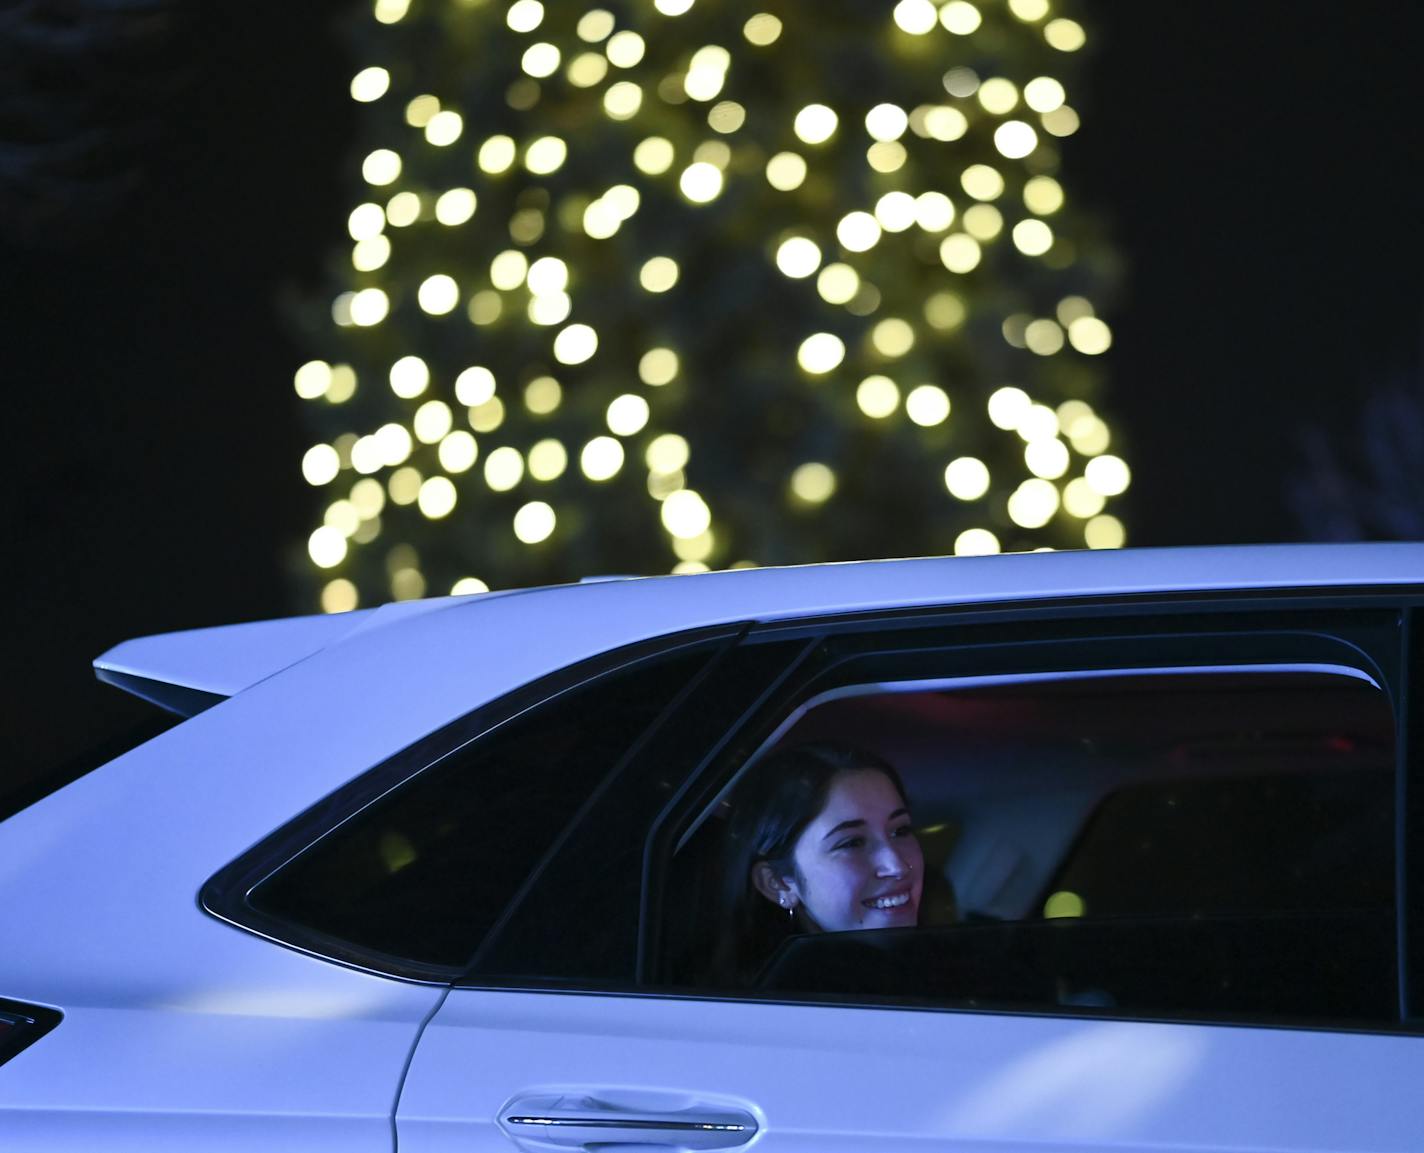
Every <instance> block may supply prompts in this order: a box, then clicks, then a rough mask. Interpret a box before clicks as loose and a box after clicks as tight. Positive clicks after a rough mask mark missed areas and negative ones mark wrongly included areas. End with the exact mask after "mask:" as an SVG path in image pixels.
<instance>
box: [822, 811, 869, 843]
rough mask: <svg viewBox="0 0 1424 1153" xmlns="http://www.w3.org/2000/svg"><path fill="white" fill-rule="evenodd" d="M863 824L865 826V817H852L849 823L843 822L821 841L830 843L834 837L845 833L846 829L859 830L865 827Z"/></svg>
mask: <svg viewBox="0 0 1424 1153" xmlns="http://www.w3.org/2000/svg"><path fill="white" fill-rule="evenodd" d="M863 824H865V818H864V817H852V818H851V819H850V820H848V821H842V822H841V823H840V824H839V825H837V826H836V827H835V828H834V829H832V830H831V831H830V832H829V833H827V834H826V835H825V836H824V837H822V838H821V840H823V841H829V840H830V839H831V838H832V837H834V836H835V835H836V834H837V833H839V832H843V831H844V830H846V829H855V828H859V827H860V826H861V825H863Z"/></svg>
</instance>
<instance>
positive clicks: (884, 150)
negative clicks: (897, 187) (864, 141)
mask: <svg viewBox="0 0 1424 1153" xmlns="http://www.w3.org/2000/svg"><path fill="white" fill-rule="evenodd" d="M909 158H910V154H909V153H908V152H907V151H905V146H904V145H903V144H901V143H900V142H899V141H898V140H880V141H877V142H876V143H874V144H872V145H871V146H870V147H869V148H868V149H866V152H865V162H866V163H867V164H869V165H870V167H871V168H873V169H875V171H876V172H898V171H899V170H900V169H901V168H903V167H904V166H905V161H907V160H908V159H909Z"/></svg>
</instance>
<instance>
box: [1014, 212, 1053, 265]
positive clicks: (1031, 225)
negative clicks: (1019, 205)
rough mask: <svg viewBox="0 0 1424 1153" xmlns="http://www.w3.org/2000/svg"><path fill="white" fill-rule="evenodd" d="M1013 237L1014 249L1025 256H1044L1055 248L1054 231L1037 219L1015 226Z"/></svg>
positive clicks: (1021, 222)
mask: <svg viewBox="0 0 1424 1153" xmlns="http://www.w3.org/2000/svg"><path fill="white" fill-rule="evenodd" d="M1013 237H1014V247H1015V248H1017V249H1018V250H1019V251H1020V252H1022V253H1023V254H1024V255H1025V256H1042V255H1043V254H1044V253H1045V252H1047V251H1048V250H1049V249H1050V248H1052V247H1053V229H1051V228H1049V227H1048V225H1047V224H1045V223H1044V222H1043V221H1041V220H1038V219H1036V218H1035V219H1031V220H1020V221H1019V222H1018V223H1017V224H1015V225H1014V231H1013Z"/></svg>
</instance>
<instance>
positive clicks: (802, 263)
mask: <svg viewBox="0 0 1424 1153" xmlns="http://www.w3.org/2000/svg"><path fill="white" fill-rule="evenodd" d="M776 267H777V268H779V269H781V271H782V272H783V273H785V274H786V275H787V276H789V277H791V278H792V279H793V280H803V279H805V278H806V277H808V276H810V275H811V274H812V273H813V272H815V271H816V269H818V268H820V267H821V249H820V248H819V246H818V245H817V244H816V242H815V241H814V240H810V239H808V238H807V237H804V236H793V237H791V238H790V239H789V240H784V241H782V243H781V245H780V246H779V247H778V248H777V250H776Z"/></svg>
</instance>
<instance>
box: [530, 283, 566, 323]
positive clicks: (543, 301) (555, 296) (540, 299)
mask: <svg viewBox="0 0 1424 1153" xmlns="http://www.w3.org/2000/svg"><path fill="white" fill-rule="evenodd" d="M573 307H574V302H573V298H572V297H570V296H569V294H568V293H567V292H546V293H544V294H542V295H540V296H535V297H534V298H533V299H531V300H530V301H529V320H530V322H531V323H533V324H539V325H544V326H545V327H549V326H552V325H555V324H563V322H564V321H565V320H567V319H568V316H569V313H570V312H572V311H573Z"/></svg>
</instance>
